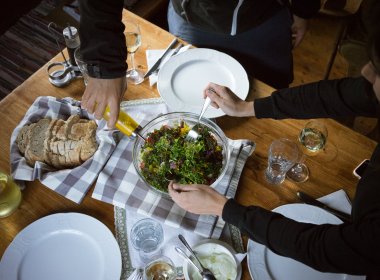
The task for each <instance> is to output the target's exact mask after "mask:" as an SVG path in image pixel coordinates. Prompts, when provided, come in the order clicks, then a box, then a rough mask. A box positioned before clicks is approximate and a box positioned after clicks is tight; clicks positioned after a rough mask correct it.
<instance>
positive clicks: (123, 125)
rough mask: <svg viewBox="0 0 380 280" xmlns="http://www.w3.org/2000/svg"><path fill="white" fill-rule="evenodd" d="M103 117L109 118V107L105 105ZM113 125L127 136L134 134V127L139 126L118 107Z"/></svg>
mask: <svg viewBox="0 0 380 280" xmlns="http://www.w3.org/2000/svg"><path fill="white" fill-rule="evenodd" d="M103 117H104V119H105V120H107V121H108V120H109V118H110V107H109V106H107V107H106V109H105V111H104V114H103ZM115 127H116V128H117V129H118V130H120V131H121V132H122V133H124V134H125V135H127V136H131V135H133V136H134V135H136V129H137V128H139V124H138V123H137V122H136V121H135V120H134V119H133V118H132V117H131V116H130V115H128V114H127V113H126V112H124V111H123V110H121V109H120V112H119V117H118V118H117V121H116V124H115Z"/></svg>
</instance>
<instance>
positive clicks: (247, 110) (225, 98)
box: [204, 83, 255, 117]
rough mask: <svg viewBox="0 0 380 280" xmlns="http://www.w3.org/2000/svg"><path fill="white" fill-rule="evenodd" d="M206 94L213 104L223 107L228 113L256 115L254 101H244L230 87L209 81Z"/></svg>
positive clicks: (241, 115) (244, 115) (235, 115)
mask: <svg viewBox="0 0 380 280" xmlns="http://www.w3.org/2000/svg"><path fill="white" fill-rule="evenodd" d="M204 95H205V96H208V97H210V99H211V101H212V103H211V106H213V107H215V108H217V109H219V108H220V109H222V110H223V112H225V113H226V114H227V115H230V116H234V117H254V116H255V109H254V106H253V101H250V102H248V101H244V100H242V99H240V98H239V97H238V96H237V95H236V94H235V93H233V92H232V91H231V90H230V89H229V88H228V87H225V86H221V85H218V84H214V83H209V84H208V85H207V87H206V89H205V90H204Z"/></svg>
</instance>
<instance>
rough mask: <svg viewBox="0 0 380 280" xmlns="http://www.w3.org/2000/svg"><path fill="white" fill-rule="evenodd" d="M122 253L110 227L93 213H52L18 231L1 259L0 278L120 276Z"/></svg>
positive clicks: (95, 279) (98, 279)
mask: <svg viewBox="0 0 380 280" xmlns="http://www.w3.org/2000/svg"><path fill="white" fill-rule="evenodd" d="M120 275H121V253H120V249H119V246H118V244H117V242H116V239H115V238H114V236H113V235H112V233H111V231H110V230H109V229H108V228H107V227H106V226H105V225H104V224H102V223H101V222H100V221H98V220H96V219H95V218H93V217H90V216H87V215H84V214H79V213H60V214H53V215H50V216H47V217H44V218H42V219H39V220H37V221H35V222H33V223H32V224H30V225H28V226H27V227H26V228H24V229H23V230H22V231H21V232H19V233H18V234H17V236H16V237H15V239H14V240H13V241H12V243H11V244H10V245H9V246H8V248H7V249H6V250H5V252H4V255H3V257H2V259H1V262H0V279H7V280H52V279H54V280H68V279H70V280H84V279H91V280H119V279H120Z"/></svg>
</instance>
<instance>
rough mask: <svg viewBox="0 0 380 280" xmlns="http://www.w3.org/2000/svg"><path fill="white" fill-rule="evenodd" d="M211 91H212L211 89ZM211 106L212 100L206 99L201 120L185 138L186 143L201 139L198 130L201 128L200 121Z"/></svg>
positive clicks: (200, 115) (200, 116)
mask: <svg viewBox="0 0 380 280" xmlns="http://www.w3.org/2000/svg"><path fill="white" fill-rule="evenodd" d="M209 90H210V89H209ZM210 104H211V99H210V97H208V96H207V97H206V100H205V102H204V103H203V107H202V111H201V113H200V114H199V118H198V121H197V123H196V124H195V125H194V126H193V127H192V128H191V130H190V131H189V132H188V133H187V135H186V137H185V141H195V140H197V139H198V137H199V133H198V132H197V130H198V126H199V122H200V120H201V119H202V116H203V114H204V113H205V112H206V109H207V108H208V106H209V105H210Z"/></svg>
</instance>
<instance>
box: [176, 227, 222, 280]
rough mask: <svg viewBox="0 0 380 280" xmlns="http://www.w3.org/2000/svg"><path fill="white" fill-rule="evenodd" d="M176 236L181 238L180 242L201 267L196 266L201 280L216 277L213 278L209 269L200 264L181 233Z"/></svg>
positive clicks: (212, 279)
mask: <svg viewBox="0 0 380 280" xmlns="http://www.w3.org/2000/svg"><path fill="white" fill-rule="evenodd" d="M178 238H179V240H181V242H182V244H183V245H185V247H186V248H187V250H189V252H190V253H191V255H192V256H193V257H194V258H195V259H196V260H197V261H198V263H199V265H200V266H201V269H199V268H198V267H197V266H196V267H197V268H198V270H199V273H200V274H201V275H202V279H203V280H216V278H215V276H214V274H213V273H212V272H211V270H209V269H208V268H205V267H204V266H203V265H202V263H201V261H200V260H199V259H198V257H197V255H196V254H195V252H194V251H193V249H191V247H190V245H189V243H187V241H186V239H185V237H183V235H182V234H178ZM179 249H180V248H179ZM176 250H177V248H176ZM181 251H182V250H181ZM177 252H178V250H177ZM185 255H186V254H185ZM186 257H187V256H186ZM189 259H190V258H189ZM193 264H194V263H193ZM194 265H195V264H194Z"/></svg>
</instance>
